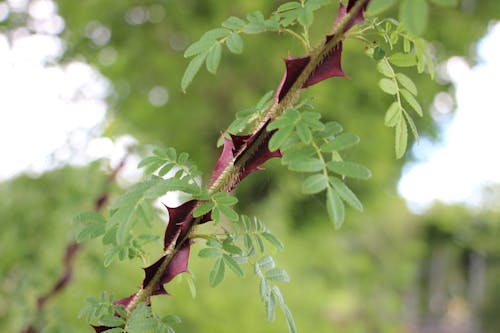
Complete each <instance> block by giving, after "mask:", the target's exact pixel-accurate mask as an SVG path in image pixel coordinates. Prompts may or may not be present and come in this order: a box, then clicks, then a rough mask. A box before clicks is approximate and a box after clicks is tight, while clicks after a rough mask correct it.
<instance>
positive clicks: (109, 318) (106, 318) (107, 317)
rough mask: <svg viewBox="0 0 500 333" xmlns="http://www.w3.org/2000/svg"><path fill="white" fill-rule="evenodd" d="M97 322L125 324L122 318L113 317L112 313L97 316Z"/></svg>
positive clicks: (111, 325) (105, 324)
mask: <svg viewBox="0 0 500 333" xmlns="http://www.w3.org/2000/svg"><path fill="white" fill-rule="evenodd" d="M99 323H100V324H101V325H104V326H109V327H115V326H120V325H123V324H125V322H124V321H123V318H120V317H115V316H113V315H104V316H102V317H101V318H99Z"/></svg>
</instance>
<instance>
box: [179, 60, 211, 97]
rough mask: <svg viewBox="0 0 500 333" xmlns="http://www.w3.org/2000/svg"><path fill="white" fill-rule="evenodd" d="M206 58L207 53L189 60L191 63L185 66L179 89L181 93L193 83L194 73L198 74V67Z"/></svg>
mask: <svg viewBox="0 0 500 333" xmlns="http://www.w3.org/2000/svg"><path fill="white" fill-rule="evenodd" d="M206 57H207V52H204V53H202V54H199V55H197V56H196V57H194V58H193V60H191V62H190V63H189V65H188V66H187V68H186V71H185V72H184V75H183V76H182V81H181V88H182V91H183V92H186V88H187V87H188V86H189V84H190V83H191V82H192V81H193V78H194V77H195V76H196V73H198V71H199V70H200V67H201V65H202V64H203V62H204V61H205V59H206Z"/></svg>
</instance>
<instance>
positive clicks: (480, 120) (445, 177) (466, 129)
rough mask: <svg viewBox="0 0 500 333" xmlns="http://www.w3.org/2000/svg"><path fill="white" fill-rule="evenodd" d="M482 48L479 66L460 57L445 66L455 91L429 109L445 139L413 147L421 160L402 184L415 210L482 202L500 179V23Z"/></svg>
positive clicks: (407, 170)
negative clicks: (437, 203) (488, 188)
mask: <svg viewBox="0 0 500 333" xmlns="http://www.w3.org/2000/svg"><path fill="white" fill-rule="evenodd" d="M477 53H478V57H479V59H478V60H479V61H478V63H477V64H476V65H474V66H473V67H470V66H469V65H468V64H467V62H466V61H465V60H464V59H462V58H459V57H452V58H450V59H449V60H448V61H447V62H446V63H445V64H443V65H442V66H443V72H444V73H445V76H447V79H449V80H450V81H451V82H452V83H453V91H452V92H451V96H450V93H448V92H443V93H441V94H438V95H437V96H436V98H435V100H434V104H433V106H432V108H431V110H430V111H429V112H430V113H431V115H432V116H433V117H434V119H435V120H436V121H437V124H438V126H439V128H440V130H441V131H442V132H441V134H440V140H439V142H436V143H432V142H430V141H429V140H426V139H423V140H421V142H419V143H417V144H416V145H415V146H414V147H413V153H414V155H415V156H416V158H417V159H416V162H414V163H409V164H408V165H406V167H405V169H404V174H403V177H402V178H401V180H400V182H399V186H398V190H399V193H400V194H401V195H402V196H403V197H404V198H405V199H406V200H407V202H408V204H409V206H410V208H412V209H413V210H416V211H419V210H425V209H426V208H428V207H429V206H430V205H432V203H433V202H434V201H442V202H445V203H448V204H453V203H466V204H467V205H470V206H480V205H481V200H482V189H483V188H484V187H485V186H493V185H498V184H499V183H500V154H499V151H500V149H499V147H500V130H499V126H500V103H498V97H499V93H500V23H496V24H491V25H490V28H489V32H488V34H487V36H486V37H484V38H483V39H481V40H480V41H479V43H478V45H477ZM452 97H453V98H455V103H456V104H455V105H454V102H453V98H452ZM451 111H453V113H451V114H450V112H451ZM447 115H448V116H447Z"/></svg>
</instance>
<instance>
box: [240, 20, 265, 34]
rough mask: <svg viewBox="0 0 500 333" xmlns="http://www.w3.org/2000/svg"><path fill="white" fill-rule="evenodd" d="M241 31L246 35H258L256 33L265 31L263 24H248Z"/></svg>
mask: <svg viewBox="0 0 500 333" xmlns="http://www.w3.org/2000/svg"><path fill="white" fill-rule="evenodd" d="M243 31H244V32H245V33H247V34H258V33H261V32H264V31H266V26H265V25H264V24H261V23H251V22H250V23H248V24H247V25H245V27H244V28H243Z"/></svg>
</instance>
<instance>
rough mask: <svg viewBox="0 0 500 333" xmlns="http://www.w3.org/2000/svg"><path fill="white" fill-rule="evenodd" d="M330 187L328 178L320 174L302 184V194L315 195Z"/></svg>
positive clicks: (308, 178)
mask: <svg viewBox="0 0 500 333" xmlns="http://www.w3.org/2000/svg"><path fill="white" fill-rule="evenodd" d="M327 186H328V178H327V177H326V176H325V175H324V174H322V173H318V174H315V175H312V176H309V177H307V178H306V179H305V180H304V182H303V184H302V192H304V193H305V194H314V193H318V192H321V191H323V190H324V189H325V188H326V187H327Z"/></svg>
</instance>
